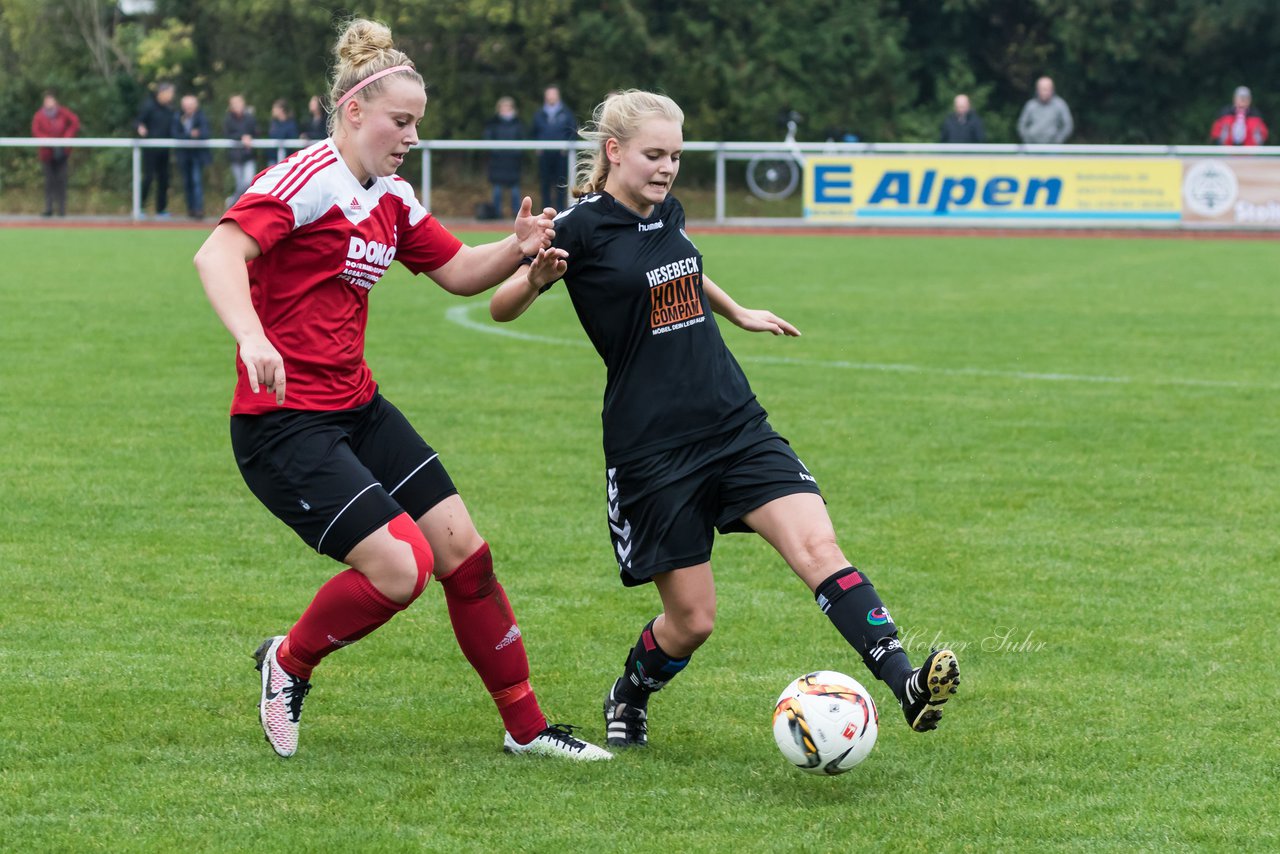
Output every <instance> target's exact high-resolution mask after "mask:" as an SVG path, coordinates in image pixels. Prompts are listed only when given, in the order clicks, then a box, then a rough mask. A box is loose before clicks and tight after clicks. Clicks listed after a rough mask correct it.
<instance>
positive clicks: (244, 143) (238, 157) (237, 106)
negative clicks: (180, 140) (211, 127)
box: [222, 95, 258, 207]
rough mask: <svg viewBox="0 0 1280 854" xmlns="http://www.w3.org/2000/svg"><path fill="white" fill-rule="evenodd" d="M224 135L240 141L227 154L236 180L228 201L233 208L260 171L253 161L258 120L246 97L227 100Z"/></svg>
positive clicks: (238, 96)
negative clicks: (255, 174) (247, 103)
mask: <svg viewBox="0 0 1280 854" xmlns="http://www.w3.org/2000/svg"><path fill="white" fill-rule="evenodd" d="M222 135H223V136H225V137H226V138H227V139H238V140H240V145H238V146H236V147H235V148H232V149H230V150H229V151H228V152H227V161H228V162H229V163H230V164H231V177H232V178H233V179H234V180H235V189H234V190H232V192H231V196H230V197H229V198H228V199H227V207H231V206H232V205H234V204H235V203H236V200H237V199H239V198H240V197H241V196H242V195H244V191H245V190H247V189H249V185H250V184H252V183H253V176H254V173H256V172H257V171H258V170H257V165H256V164H255V162H254V159H253V138H254V137H255V136H257V135H258V120H257V119H256V118H254V115H253V110H251V109H249V108H248V107H247V106H245V103H244V95H232V96H231V97H230V98H228V99H227V114H226V115H225V116H224V117H223V119H222Z"/></svg>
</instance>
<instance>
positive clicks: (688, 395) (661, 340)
mask: <svg viewBox="0 0 1280 854" xmlns="http://www.w3.org/2000/svg"><path fill="white" fill-rule="evenodd" d="M555 245H556V246H557V247H559V248H561V249H564V250H565V251H566V252H568V253H569V259H568V265H569V266H568V270H567V272H566V273H565V276H564V281H565V286H566V287H567V288H568V290H569V296H570V298H571V299H572V300H573V307H574V309H575V310H576V311H577V312H578V319H579V320H580V321H581V322H582V328H583V329H584V330H586V333H587V337H588V338H590V339H591V343H592V344H594V345H595V348H596V351H597V352H598V353H599V354H600V358H602V359H604V363H605V367H606V368H607V370H608V377H607V379H606V383H605V390H604V411H603V413H602V414H601V419H602V420H603V422H604V455H605V461H606V462H607V463H608V464H610V465H617V464H619V463H623V462H628V461H630V460H635V459H638V458H640V457H643V456H646V455H648V454H652V453H655V452H658V451H664V450H668V449H670V448H675V447H679V446H681V445H684V444H686V443H689V442H695V441H697V440H699V439H702V438H705V437H708V436H713V435H715V434H717V433H721V432H725V431H728V430H732V429H734V428H735V427H738V426H740V425H741V424H744V423H745V422H747V421H748V420H750V419H751V418H752V417H754V416H756V415H761V414H763V413H764V410H763V408H761V406H760V404H759V403H757V402H756V396H755V394H754V393H753V392H752V391H751V386H750V385H749V384H748V383H747V378H746V376H744V375H743V373H742V368H740V367H739V366H738V363H737V361H736V360H735V359H734V358H733V355H732V354H731V353H730V352H729V348H728V347H726V346H725V343H724V340H723V339H722V338H721V337H720V330H719V329H718V328H717V327H716V322H715V319H714V317H713V316H712V312H711V306H710V305H708V304H707V300H706V296H705V295H704V293H703V290H702V255H701V254H700V253H699V252H698V247H696V246H694V245H693V242H692V241H691V240H690V239H689V236H688V235H687V234H685V232H684V208H683V207H681V205H680V203H679V202H678V201H676V200H675V198H673V197H671V196H668V197H667V198H666V200H665V201H663V203H662V204H660V205H657V206H655V208H654V210H653V213H652V214H651V215H650V216H649V217H647V218H644V219H642V218H641V217H640V216H639V214H637V213H635V212H634V211H632V210H631V209H629V208H627V207H626V206H625V205H623V204H621V203H619V202H618V201H616V200H615V199H614V198H613V197H612V196H610V195H609V194H608V193H594V194H591V195H588V196H584V197H583V198H582V199H581V200H580V201H579V202H578V203H577V204H576V205H575V206H574V207H572V208H570V209H569V210H567V211H565V212H563V213H561V214H560V215H559V216H558V217H557V218H556V239H555Z"/></svg>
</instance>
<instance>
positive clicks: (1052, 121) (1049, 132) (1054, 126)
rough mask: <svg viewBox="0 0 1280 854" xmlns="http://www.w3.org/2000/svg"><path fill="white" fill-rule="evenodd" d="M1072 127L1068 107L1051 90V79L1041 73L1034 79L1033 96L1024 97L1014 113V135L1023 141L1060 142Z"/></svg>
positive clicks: (1064, 139) (1051, 143)
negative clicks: (1016, 125) (1016, 126)
mask: <svg viewBox="0 0 1280 854" xmlns="http://www.w3.org/2000/svg"><path fill="white" fill-rule="evenodd" d="M1073 130H1075V122H1074V121H1072V119H1071V108H1070V107H1068V106H1067V102H1066V101H1064V100H1062V98H1061V97H1059V96H1058V95H1056V94H1054V91H1053V81H1052V80H1051V79H1049V78H1048V77H1041V78H1040V79H1039V80H1037V81H1036V96H1035V97H1034V98H1032V99H1031V100H1030V101H1027V103H1026V105H1025V106H1023V108H1022V115H1020V116H1019V117H1018V135H1019V136H1021V137H1022V141H1023V142H1026V143H1041V144H1049V145H1060V144H1061V143H1064V142H1066V141H1067V139H1068V138H1069V137H1070V136H1071V132H1072V131H1073Z"/></svg>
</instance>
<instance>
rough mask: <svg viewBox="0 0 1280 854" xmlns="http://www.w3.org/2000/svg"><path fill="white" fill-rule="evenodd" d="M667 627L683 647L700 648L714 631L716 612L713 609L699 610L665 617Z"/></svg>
mask: <svg viewBox="0 0 1280 854" xmlns="http://www.w3.org/2000/svg"><path fill="white" fill-rule="evenodd" d="M667 621H668V626H669V627H670V628H672V629H674V630H675V634H676V635H677V636H678V637H679V638H680V641H681V642H682V644H683V645H685V646H690V647H694V648H697V647H700V646H702V645H703V644H704V643H706V642H707V639H708V638H710V637H711V632H712V631H714V630H715V623H716V612H715V609H713V608H705V609H704V608H700V609H697V610H693V611H686V612H683V613H681V614H679V615H672V614H668V615H667Z"/></svg>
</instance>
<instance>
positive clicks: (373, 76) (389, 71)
mask: <svg viewBox="0 0 1280 854" xmlns="http://www.w3.org/2000/svg"><path fill="white" fill-rule="evenodd" d="M414 70H415V69H414V67H413V66H412V65H393V66H391V67H390V68H387V69H384V70H382V71H379V72H378V73H377V74H370V75H369V76H368V77H366V78H365V79H363V80H361V81H360V82H359V83H357V84H356V85H354V86H352V87H351V88H350V89H348V90H347V94H345V95H343V96H342V97H341V98H339V99H338V103H336V104H334V105H333V106H334V109H337V108H338V107H341V106H342V105H343V104H344V103H346V102H347V101H349V100H350V99H351V96H352V95H354V94H355V93H357V92H359V91H360V90H361V89H363V88H364V87H366V86H368V85H369V84H370V83H372V82H373V81H375V80H381V79H382V78H383V77H386V76H387V75H388V74H395V73H396V72H397V71H414Z"/></svg>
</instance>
